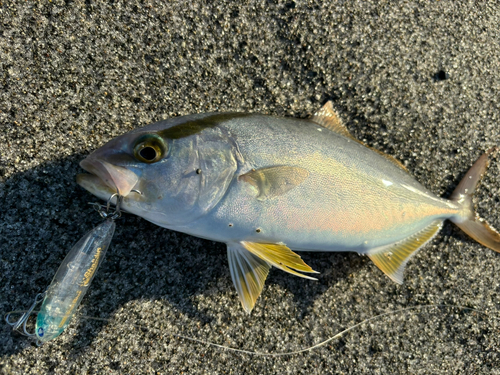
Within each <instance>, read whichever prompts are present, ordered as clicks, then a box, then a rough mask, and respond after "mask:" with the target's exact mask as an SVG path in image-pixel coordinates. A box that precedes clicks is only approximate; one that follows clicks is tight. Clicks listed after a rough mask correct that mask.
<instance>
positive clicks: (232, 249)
mask: <svg viewBox="0 0 500 375" xmlns="http://www.w3.org/2000/svg"><path fill="white" fill-rule="evenodd" d="M227 259H228V261H229V271H230V272H231V278H232V279H233V283H234V286H235V288H236V291H237V292H238V296H239V297H240V302H241V305H242V306H243V309H244V310H245V311H246V312H247V313H250V312H251V311H252V309H253V307H254V306H255V302H256V301H257V299H258V298H259V296H260V294H261V292H262V289H263V288H264V283H265V281H266V278H267V275H268V273H269V269H270V268H271V266H274V267H276V268H279V269H281V270H283V271H286V272H288V273H291V274H293V275H296V276H300V277H303V278H305V279H311V280H316V279H315V278H313V277H310V276H306V275H303V274H301V273H299V272H297V271H301V272H310V273H317V272H316V271H314V270H313V269H312V268H311V267H309V266H308V265H307V264H306V263H305V262H304V261H303V260H302V259H301V258H300V256H298V255H297V254H295V253H294V252H293V251H292V250H290V249H289V248H288V247H286V246H285V245H282V244H274V243H256V242H248V241H241V242H238V243H228V244H227Z"/></svg>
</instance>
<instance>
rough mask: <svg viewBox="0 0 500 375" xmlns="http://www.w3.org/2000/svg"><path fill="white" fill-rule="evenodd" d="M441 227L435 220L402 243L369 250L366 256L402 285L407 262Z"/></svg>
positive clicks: (440, 222) (439, 221)
mask: <svg viewBox="0 0 500 375" xmlns="http://www.w3.org/2000/svg"><path fill="white" fill-rule="evenodd" d="M442 225H443V222H442V221H441V220H436V221H434V222H432V223H431V225H429V226H427V227H426V228H424V229H422V230H421V231H420V232H417V233H415V234H413V235H411V236H410V237H408V238H406V239H404V240H403V241H400V242H397V243H395V244H391V245H387V246H382V247H378V248H375V249H372V250H370V251H369V252H368V256H369V257H370V259H371V260H372V261H373V263H375V265H376V266H377V267H378V268H380V270H381V271H382V272H384V273H385V274H386V275H387V276H389V277H390V278H391V279H392V280H393V281H395V282H397V283H398V284H402V283H403V271H404V268H405V266H406V263H407V262H408V260H409V259H410V258H411V257H412V256H413V255H415V254H416V253H417V250H418V249H420V248H421V247H422V246H424V245H425V244H426V243H427V242H429V241H430V240H431V239H432V238H433V237H434V236H435V235H436V234H437V233H438V232H439V230H440V229H441V227H442Z"/></svg>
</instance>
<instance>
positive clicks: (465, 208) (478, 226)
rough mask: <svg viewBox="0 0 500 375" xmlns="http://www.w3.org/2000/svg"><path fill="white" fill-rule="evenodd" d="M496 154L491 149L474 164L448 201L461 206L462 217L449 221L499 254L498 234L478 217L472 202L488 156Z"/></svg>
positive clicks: (499, 242)
mask: <svg viewBox="0 0 500 375" xmlns="http://www.w3.org/2000/svg"><path fill="white" fill-rule="evenodd" d="M496 152H498V148H497V147H493V148H491V149H489V150H488V151H486V152H485V153H484V154H483V155H482V156H481V157H480V158H479V159H478V160H477V161H476V162H475V163H474V165H473V166H472V167H471V168H470V169H469V171H468V172H467V173H466V175H465V176H464V178H463V179H462V181H460V183H459V184H458V186H457V187H456V189H455V190H454V191H453V193H452V194H451V197H450V199H451V200H452V201H454V202H455V203H458V204H459V205H461V206H462V215H461V216H459V217H457V218H452V219H451V221H452V222H453V223H455V224H456V225H457V226H458V227H459V228H460V229H462V230H463V231H464V232H465V233H467V235H469V237H471V238H473V239H474V240H476V241H477V242H479V243H480V244H482V245H484V246H486V247H488V248H490V249H492V250H495V251H497V252H500V234H499V233H498V231H497V230H496V229H495V228H493V227H492V226H491V225H490V224H488V223H487V222H486V220H484V219H482V218H480V217H479V215H478V214H477V213H476V212H475V208H474V204H473V202H472V197H473V195H474V192H475V190H476V187H477V184H478V183H479V181H480V180H481V178H482V177H483V175H484V173H485V172H486V169H487V168H488V164H489V160H490V155H492V154H495V153H496Z"/></svg>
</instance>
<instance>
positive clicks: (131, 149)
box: [77, 102, 500, 312]
mask: <svg viewBox="0 0 500 375" xmlns="http://www.w3.org/2000/svg"><path fill="white" fill-rule="evenodd" d="M493 151H495V150H494V149H492V150H490V151H488V152H487V153H485V154H484V155H483V156H481V157H480V158H479V160H478V161H477V162H476V163H475V164H474V165H473V167H472V168H471V169H470V170H469V172H468V173H467V175H466V176H465V177H464V179H463V180H462V182H460V184H459V185H458V187H457V188H456V190H455V191H454V193H453V194H452V196H451V197H450V199H442V198H439V197H437V196H435V195H434V194H432V193H431V192H429V191H428V190H427V189H426V188H425V187H423V186H422V185H421V184H419V183H418V182H417V181H415V179H414V178H413V177H411V176H410V175H409V174H408V172H407V170H406V169H405V167H404V166H403V165H402V164H401V163H400V162H398V161H397V160H395V159H394V158H393V157H391V156H389V155H385V154H383V153H381V152H378V151H376V150H373V149H371V148H369V147H367V146H366V145H364V144H362V143H361V142H359V141H357V140H356V139H354V138H353V137H352V136H351V135H350V134H349V132H348V130H347V128H346V127H345V126H344V125H343V123H342V121H341V120H340V118H339V116H338V115H337V113H336V112H335V110H334V109H333V106H332V103H331V102H328V103H326V104H325V106H324V107H323V108H321V110H320V111H318V112H317V113H316V114H315V115H314V116H313V117H312V118H311V119H307V120H302V119H295V118H278V117H273V116H264V115H259V114H246V113H207V114H196V115H190V116H184V117H178V118H173V119H169V120H164V121H160V122H157V123H154V124H151V125H149V126H146V127H144V128H141V129H137V130H134V131H132V132H130V133H128V134H125V135H122V136H120V137H118V138H115V139H113V140H112V141H110V142H109V143H107V144H106V145H104V146H103V147H101V148H100V149H98V150H97V151H95V152H94V153H92V154H91V155H90V156H88V157H87V158H86V159H85V160H83V161H82V162H81V163H80V165H81V166H82V168H83V169H85V170H86V171H88V172H90V173H91V174H81V175H79V176H78V177H77V182H78V183H79V184H80V185H81V186H82V187H84V188H85V189H87V190H88V191H89V192H91V193H92V194H94V195H96V196H98V197H100V198H102V199H108V197H109V196H110V195H111V194H113V193H116V192H117V191H118V192H119V193H120V194H121V195H123V196H124V200H123V203H122V209H124V210H126V211H128V212H130V213H133V214H135V215H138V216H140V217H143V218H144V219H146V220H149V221H150V222H152V223H154V224H157V225H159V226H162V227H165V228H169V229H172V230H176V231H180V232H184V233H188V234H191V235H193V236H197V237H202V238H206V239H210V240H214V241H220V242H224V243H226V244H227V250H228V260H229V267H230V271H231V277H232V279H233V282H234V284H235V286H236V290H237V292H238V295H239V297H240V300H241V303H242V305H243V308H244V309H245V310H246V311H247V312H250V311H251V310H252V308H253V307H254V305H255V302H256V300H257V298H258V296H259V295H260V293H261V291H262V288H263V286H264V282H265V279H266V277H267V274H268V272H269V269H270V268H271V266H274V267H276V268H279V269H281V270H284V271H286V272H289V273H291V274H294V275H297V276H300V277H304V278H308V279H313V278H312V277H310V276H307V275H304V274H303V273H314V272H315V271H313V269H312V268H311V267H309V266H308V265H307V264H305V263H304V261H303V260H302V259H301V258H300V256H298V255H297V254H296V253H295V252H293V251H292V249H293V250H296V251H301V250H307V251H356V252H358V253H363V254H367V255H368V256H369V257H370V259H371V260H372V261H373V262H374V263H375V264H376V265H377V266H378V267H379V268H380V269H381V270H382V271H383V272H384V273H385V274H386V275H387V276H389V277H390V278H391V279H392V280H394V281H396V282H398V283H401V282H402V281H403V270H404V267H405V264H406V263H407V261H408V260H409V259H410V257H411V256H412V255H414V254H415V253H416V251H417V250H418V249H420V248H421V247H422V246H424V245H425V244H426V243H427V242H428V241H430V240H431V239H432V238H433V237H434V236H435V235H436V233H437V232H438V231H439V230H440V228H441V226H442V223H443V221H444V220H446V219H449V220H451V221H452V222H454V223H455V224H456V225H458V226H459V227H460V228H461V229H462V230H463V231H465V232H466V233H467V234H468V235H469V236H470V237H472V238H473V239H475V240H476V241H478V242H480V243H481V244H483V245H485V246H487V247H489V248H491V249H493V250H495V251H499V252H500V235H499V234H498V232H497V231H496V230H494V229H493V228H492V227H491V226H490V225H489V224H488V223H486V222H485V221H484V220H483V219H481V218H479V217H478V216H477V215H476V214H475V212H474V210H473V205H472V194H473V192H474V189H475V187H476V185H477V183H478V181H479V179H480V178H481V176H482V174H483V173H484V172H485V170H486V167H487V164H488V155H490V154H491V153H492V152H493ZM132 189H136V190H139V191H141V192H142V193H143V194H142V195H138V194H130V195H128V194H129V193H130V191H131V190H132Z"/></svg>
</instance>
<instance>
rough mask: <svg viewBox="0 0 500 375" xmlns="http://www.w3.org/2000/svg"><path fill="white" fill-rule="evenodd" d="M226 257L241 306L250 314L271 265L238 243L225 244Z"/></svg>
mask: <svg viewBox="0 0 500 375" xmlns="http://www.w3.org/2000/svg"><path fill="white" fill-rule="evenodd" d="M227 259H228V261H229V270H230V272H231V278H232V279H233V283H234V286H235V288H236V291H237V292H238V296H239V298H240V302H241V306H242V307H243V309H244V310H245V311H246V312H247V313H249V314H250V313H251V312H252V310H253V307H254V306H255V302H256V301H257V299H258V298H259V296H260V294H261V292H262V289H263V288H264V283H265V281H266V278H267V275H268V273H269V269H270V268H271V265H270V264H269V263H268V262H266V261H265V260H263V259H261V258H259V257H258V256H256V255H254V254H252V253H251V252H249V251H247V250H246V249H245V248H244V247H243V246H242V245H241V244H239V243H232V244H228V245H227Z"/></svg>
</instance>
